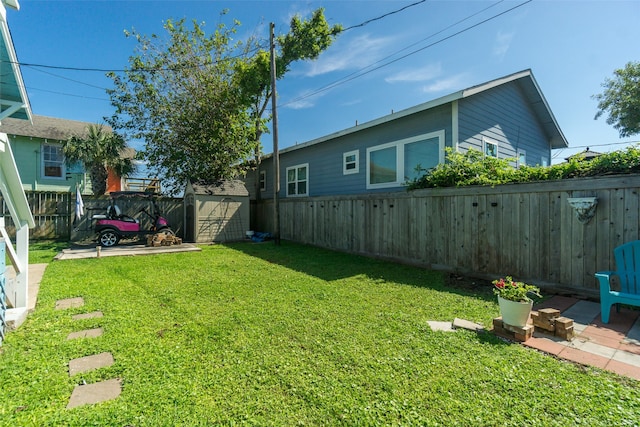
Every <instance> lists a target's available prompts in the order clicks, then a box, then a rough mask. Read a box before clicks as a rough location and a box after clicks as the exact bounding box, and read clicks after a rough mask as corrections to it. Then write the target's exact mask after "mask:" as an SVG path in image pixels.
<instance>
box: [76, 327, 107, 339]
mask: <svg viewBox="0 0 640 427" xmlns="http://www.w3.org/2000/svg"><path fill="white" fill-rule="evenodd" d="M103 332H104V331H103V330H102V328H95V329H85V330H84V331H78V332H71V333H70V334H69V335H67V341H69V340H74V339H76V338H96V337H99V336H100V335H102V333H103Z"/></svg>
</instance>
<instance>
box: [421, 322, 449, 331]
mask: <svg viewBox="0 0 640 427" xmlns="http://www.w3.org/2000/svg"><path fill="white" fill-rule="evenodd" d="M427 323H428V324H429V327H430V328H431V330H432V331H442V332H454V331H455V329H453V325H452V324H451V322H437V321H435V320H430V321H428V322H427Z"/></svg>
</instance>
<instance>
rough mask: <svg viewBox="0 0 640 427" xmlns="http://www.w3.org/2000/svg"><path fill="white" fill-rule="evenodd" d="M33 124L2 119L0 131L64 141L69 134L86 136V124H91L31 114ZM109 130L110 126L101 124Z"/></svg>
mask: <svg viewBox="0 0 640 427" xmlns="http://www.w3.org/2000/svg"><path fill="white" fill-rule="evenodd" d="M32 120H33V124H31V123H29V122H28V121H25V120H18V119H10V118H7V119H4V120H2V121H1V122H0V132H4V133H6V134H7V135H18V136H28V137H33V138H42V139H50V140H53V141H65V140H67V139H68V138H69V137H71V136H78V137H81V138H84V137H86V136H87V126H89V125H91V124H93V123H88V122H80V121H76V120H67V119H58V118H55V117H46V116H38V115H35V114H34V115H33V118H32ZM102 126H104V128H105V129H106V130H108V131H109V132H111V127H110V126H107V125H102Z"/></svg>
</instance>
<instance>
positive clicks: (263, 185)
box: [258, 171, 267, 191]
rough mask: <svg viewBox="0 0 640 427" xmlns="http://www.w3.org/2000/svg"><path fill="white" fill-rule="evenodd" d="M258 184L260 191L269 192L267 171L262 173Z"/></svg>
mask: <svg viewBox="0 0 640 427" xmlns="http://www.w3.org/2000/svg"><path fill="white" fill-rule="evenodd" d="M258 183H259V185H258V186H259V187H260V191H267V171H260V178H259V181H258Z"/></svg>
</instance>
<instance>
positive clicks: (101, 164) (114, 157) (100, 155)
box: [62, 125, 135, 196]
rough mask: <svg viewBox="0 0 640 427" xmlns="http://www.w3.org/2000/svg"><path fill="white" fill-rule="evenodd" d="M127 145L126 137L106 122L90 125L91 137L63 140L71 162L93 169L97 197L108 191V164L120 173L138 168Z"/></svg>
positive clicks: (88, 128) (63, 147)
mask: <svg viewBox="0 0 640 427" xmlns="http://www.w3.org/2000/svg"><path fill="white" fill-rule="evenodd" d="M126 148H127V144H126V142H125V140H124V139H123V138H122V137H120V136H119V135H117V134H114V133H111V132H110V131H108V130H107V129H106V128H105V127H104V126H102V125H89V126H88V127H87V136H85V137H80V136H72V137H70V138H69V139H67V140H66V141H64V142H63V143H62V151H63V153H64V156H65V161H66V163H67V165H72V164H74V163H77V162H80V163H82V165H83V166H84V168H85V170H88V171H89V176H90V179H91V188H92V190H93V194H94V195H95V196H101V195H103V194H104V193H105V192H106V191H107V174H108V172H107V167H108V168H110V169H113V170H114V171H115V172H116V173H117V174H118V175H120V176H123V175H127V174H129V173H131V172H133V171H134V170H135V165H134V164H133V159H132V158H131V156H128V155H127V153H126V152H125V150H126Z"/></svg>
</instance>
